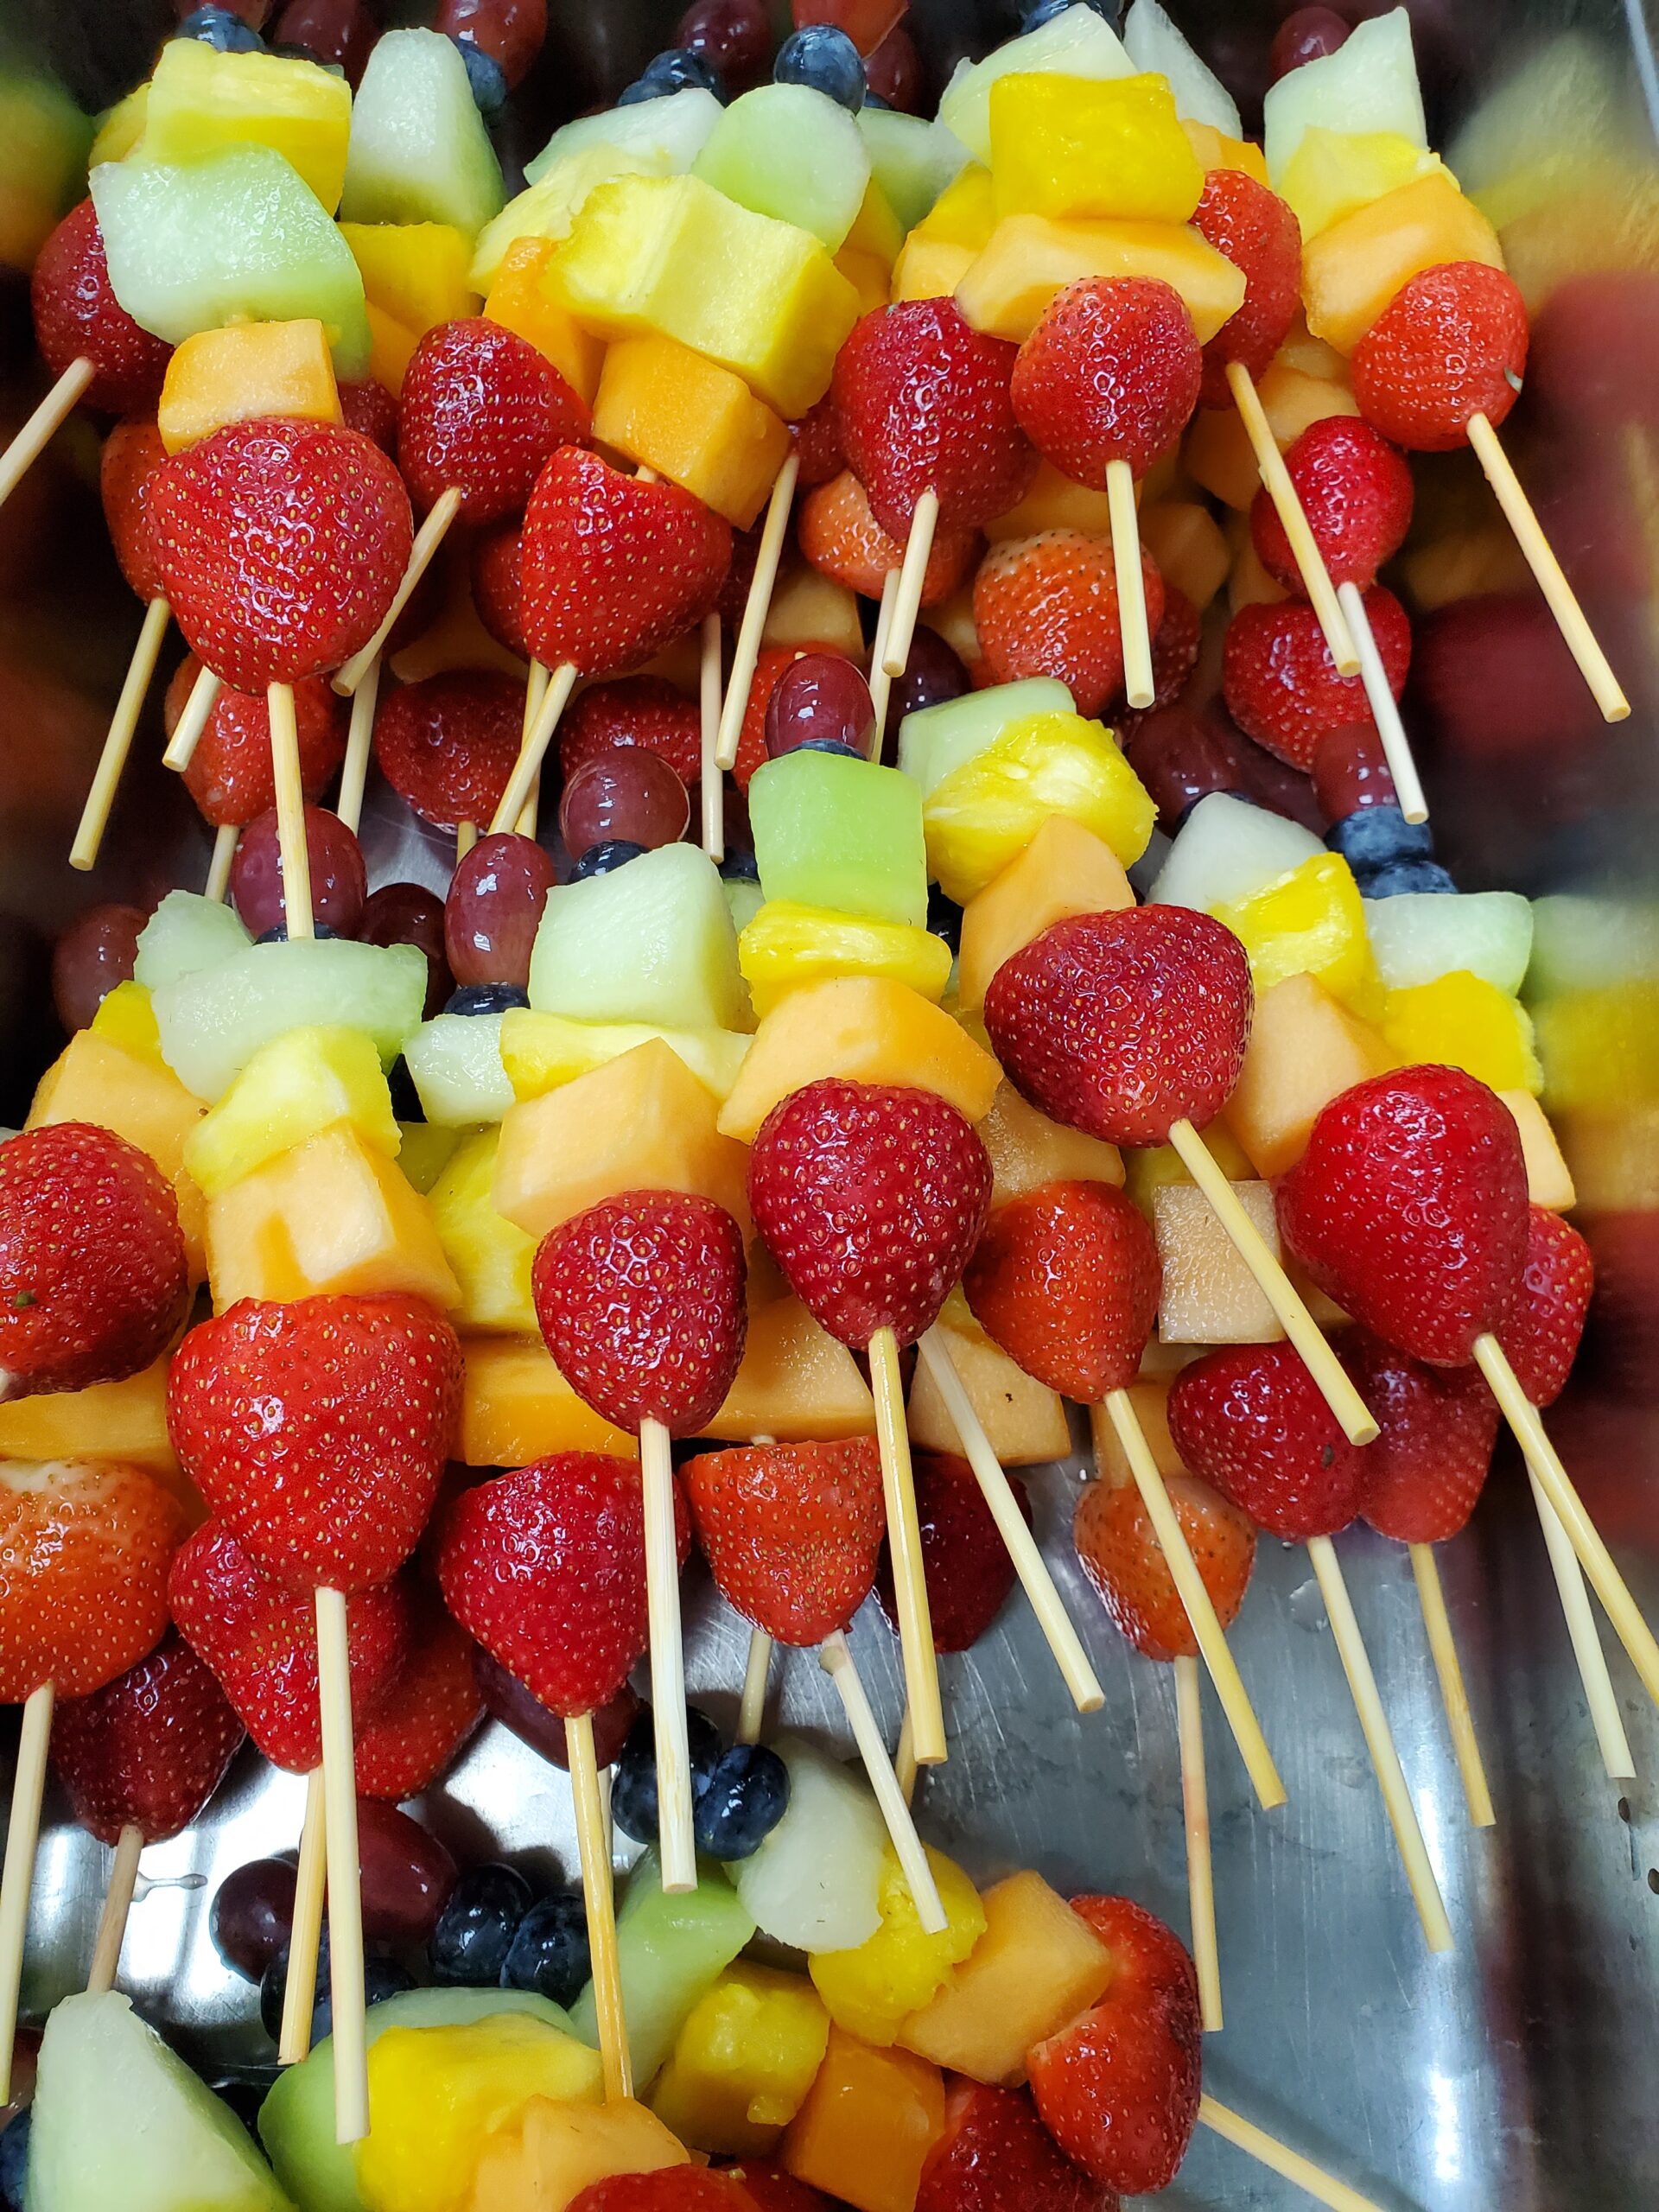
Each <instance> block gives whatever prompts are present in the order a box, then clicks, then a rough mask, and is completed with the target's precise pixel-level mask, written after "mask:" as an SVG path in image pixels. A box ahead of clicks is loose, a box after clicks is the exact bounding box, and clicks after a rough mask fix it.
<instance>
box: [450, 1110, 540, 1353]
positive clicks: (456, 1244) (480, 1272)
mask: <svg viewBox="0 0 1659 2212" xmlns="http://www.w3.org/2000/svg"><path fill="white" fill-rule="evenodd" d="M500 1135H501V1133H500V1131H499V1129H480V1130H478V1131H477V1132H476V1133H475V1134H474V1135H472V1136H468V1137H463V1138H462V1139H461V1142H460V1144H459V1145H458V1146H457V1147H456V1148H455V1150H454V1153H453V1154H452V1155H451V1156H450V1160H449V1162H448V1166H446V1167H445V1169H444V1171H443V1173H442V1174H441V1175H440V1176H439V1177H438V1179H437V1180H436V1182H435V1184H434V1185H433V1186H432V1196H431V1205H432V1225H433V1227H434V1228H435V1230H437V1232H438V1242H439V1243H440V1244H442V1247H443V1253H444V1257H445V1258H446V1259H447V1260H448V1262H449V1264H450V1266H451V1267H452V1268H454V1271H455V1281H457V1282H458V1283H459V1284H460V1285H461V1304H460V1305H459V1306H457V1307H456V1309H455V1312H454V1315H453V1317H452V1318H453V1319H454V1324H455V1326H456V1327H457V1328H458V1329H478V1330H492V1329H493V1330H500V1331H503V1332H506V1333H507V1334H509V1335H512V1336H533V1335H534V1334H535V1333H536V1332H537V1326H538V1324H537V1319H536V1306H535V1303H534V1301H533V1300H532V1299H531V1294H530V1271H531V1265H532V1264H533V1262H534V1261H535V1258H536V1240H535V1238H534V1237H533V1236H525V1234H524V1230H522V1229H518V1228H515V1227H514V1225H513V1224H512V1222H510V1221H506V1220H504V1219H503V1218H502V1217H501V1215H499V1213H498V1212H497V1211H496V1210H495V1207H494V1205H493V1202H492V1197H491V1193H492V1192H493V1187H494V1183H495V1154H496V1147H497V1146H498V1144H499V1141H500Z"/></svg>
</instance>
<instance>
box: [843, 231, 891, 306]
mask: <svg viewBox="0 0 1659 2212" xmlns="http://www.w3.org/2000/svg"><path fill="white" fill-rule="evenodd" d="M835 260H836V272H837V274H838V275H840V276H842V277H845V278H846V279H847V282H848V283H849V284H850V285H851V286H852V288H853V296H854V297H855V299H856V300H857V302H858V311H859V313H860V314H861V315H869V314H871V313H872V312H873V311H874V309H875V308H884V307H886V305H887V300H888V297H889V295H890V290H891V287H892V283H893V264H892V263H891V262H890V261H883V260H881V259H880V257H879V256H878V255H876V254H874V253H860V252H859V251H858V250H857V249H856V248H855V247H854V246H850V245H843V246H842V247H841V248H840V249H839V250H838V251H837V252H836V257H835Z"/></svg>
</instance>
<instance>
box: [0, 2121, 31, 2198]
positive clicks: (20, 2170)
mask: <svg viewBox="0 0 1659 2212" xmlns="http://www.w3.org/2000/svg"><path fill="white" fill-rule="evenodd" d="M29 2110H30V2107H29V2106H28V2105H25V2106H24V2107H23V2108H22V2112H20V2113H18V2115H17V2117H16V2120H12V2121H11V2122H10V2124H9V2126H7V2129H6V2132H5V2133H4V2134H3V2135H0V2204H3V2205H4V2206H5V2208H6V2212H23V2183H24V2181H25V2180H26V2179H27V2177H28V2174H29Z"/></svg>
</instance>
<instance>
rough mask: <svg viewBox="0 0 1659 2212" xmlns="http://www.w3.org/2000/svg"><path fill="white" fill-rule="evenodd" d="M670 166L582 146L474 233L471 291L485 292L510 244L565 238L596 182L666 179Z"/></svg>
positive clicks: (620, 150) (647, 156)
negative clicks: (652, 177) (652, 178)
mask: <svg viewBox="0 0 1659 2212" xmlns="http://www.w3.org/2000/svg"><path fill="white" fill-rule="evenodd" d="M658 105H662V103H658ZM675 167H676V165H675V163H673V162H671V161H668V160H666V159H665V158H664V157H663V156H661V155H659V154H658V153H655V152H647V153H633V152H631V151H629V150H628V149H626V147H621V146H595V145H590V146H583V147H582V148H580V149H578V150H577V151H576V152H575V153H573V154H567V155H566V156H563V159H561V160H559V161H556V162H554V163H553V164H552V166H551V167H550V168H548V169H547V170H545V171H544V172H543V175H542V176H541V178H540V180H539V181H537V183H535V184H531V185H527V186H526V187H525V188H524V191H522V192H521V193H520V194H518V197H517V199H515V200H508V202H507V204H506V206H505V207H504V208H503V209H502V210H501V213H499V215H498V216H496V218H495V219H494V220H493V222H489V223H486V225H485V226H484V228H483V229H482V230H481V231H480V232H479V234H478V240H477V243H476V245H474V248H473V256H472V263H471V266H470V269H469V272H468V273H469V275H470V277H471V280H472V283H473V287H474V290H476V291H480V292H487V291H488V290H489V289H490V288H491V286H492V285H493V283H494V282H495V280H496V278H497V277H498V276H499V274H500V270H501V264H502V263H503V262H504V261H505V259H506V257H507V255H508V254H509V253H510V252H511V251H512V248H513V247H514V246H515V245H524V244H526V243H529V244H533V245H557V244H558V243H559V241H560V240H561V239H562V238H569V235H570V226H571V225H572V224H573V223H574V222H575V219H576V217H577V216H578V215H579V214H580V213H581V212H582V206H583V203H584V202H585V201H586V200H587V197H588V194H589V193H590V192H591V191H592V190H593V188H594V186H595V185H596V184H606V183H608V182H609V181H610V179H611V178H612V177H613V176H671V175H673V174H674V170H675Z"/></svg>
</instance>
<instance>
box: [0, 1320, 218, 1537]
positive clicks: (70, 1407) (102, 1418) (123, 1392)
mask: <svg viewBox="0 0 1659 2212" xmlns="http://www.w3.org/2000/svg"><path fill="white" fill-rule="evenodd" d="M167 1370H168V1362H167V1359H166V1357H162V1358H160V1359H158V1360H156V1362H155V1363H154V1364H153V1365H151V1366H149V1367H146V1368H145V1369H144V1370H143V1371H142V1373H140V1374H137V1375H130V1376H128V1377H127V1379H126V1380H125V1382H124V1383H93V1384H92V1386H91V1387H90V1388H89V1389H85V1390H43V1391H41V1393H40V1394H39V1395H37V1396H35V1397H31V1398H9V1399H7V1400H5V1401H4V1402H0V1459H33V1460H36V1461H41V1460H50V1459H69V1460H74V1459H119V1460H122V1461H124V1462H125V1463H126V1464H127V1465H130V1466H135V1467H143V1469H144V1471H146V1473H148V1474H152V1475H154V1476H155V1477H156V1479H157V1481H158V1482H161V1483H163V1484H166V1486H167V1488H168V1489H169V1490H170V1491H173V1492H174V1494H175V1496H181V1494H182V1493H183V1492H185V1491H188V1490H189V1485H188V1484H186V1482H185V1480H184V1478H183V1476H182V1474H181V1472H180V1469H179V1462H178V1456H177V1454H176V1453H175V1451H174V1449H173V1443H172V1440H171V1438H170V1437H169V1436H168V1432H167ZM195 1510H196V1512H197V1513H200V1503H199V1502H198V1503H197V1504H196V1507H195Z"/></svg>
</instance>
